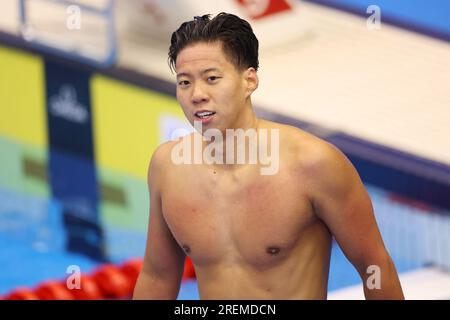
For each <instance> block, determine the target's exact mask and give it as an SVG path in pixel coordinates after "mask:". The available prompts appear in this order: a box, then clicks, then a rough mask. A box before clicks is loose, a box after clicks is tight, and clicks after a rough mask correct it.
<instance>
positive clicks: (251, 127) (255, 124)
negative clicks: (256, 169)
mask: <svg viewBox="0 0 450 320" xmlns="http://www.w3.org/2000/svg"><path fill="white" fill-rule="evenodd" d="M259 125H260V120H259V119H258V118H257V117H256V115H255V113H254V112H253V108H252V107H251V106H250V107H247V108H245V109H244V111H243V112H241V113H240V114H239V115H238V118H237V119H236V121H234V122H232V124H231V125H230V126H228V127H227V128H226V129H223V130H220V136H219V137H218V136H217V135H216V134H214V135H213V137H211V136H207V135H205V136H204V140H203V150H206V149H208V148H209V150H211V152H206V153H205V154H204V156H205V157H206V158H209V160H212V159H216V160H217V159H222V161H223V163H225V164H226V166H225V167H234V164H238V163H239V161H238V159H237V157H238V155H239V152H238V150H245V151H244V152H245V155H246V159H248V155H249V153H250V152H254V151H253V150H254V147H256V146H257V144H258V129H259ZM215 133H217V134H218V133H219V131H215ZM222 166H223V165H222ZM223 167H224V166H223Z"/></svg>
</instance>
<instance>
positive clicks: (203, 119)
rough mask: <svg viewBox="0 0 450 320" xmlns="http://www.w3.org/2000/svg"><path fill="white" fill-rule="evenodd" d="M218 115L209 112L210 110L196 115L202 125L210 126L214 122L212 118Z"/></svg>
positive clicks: (201, 111)
mask: <svg viewBox="0 0 450 320" xmlns="http://www.w3.org/2000/svg"><path fill="white" fill-rule="evenodd" d="M215 114H216V112H215V111H209V110H199V111H197V112H196V113H194V115H195V118H196V120H195V121H198V122H200V123H202V124H205V125H206V124H208V123H209V122H210V121H212V118H213V117H214V115H215Z"/></svg>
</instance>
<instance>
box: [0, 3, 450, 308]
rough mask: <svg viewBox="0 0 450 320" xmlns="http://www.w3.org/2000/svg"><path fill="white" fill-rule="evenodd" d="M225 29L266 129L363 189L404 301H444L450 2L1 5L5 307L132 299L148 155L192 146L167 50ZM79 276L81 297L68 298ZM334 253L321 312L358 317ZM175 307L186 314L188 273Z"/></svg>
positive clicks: (190, 294)
mask: <svg viewBox="0 0 450 320" xmlns="http://www.w3.org/2000/svg"><path fill="white" fill-rule="evenodd" d="M221 11H226V12H232V13H236V14H238V15H239V16H241V17H242V18H244V19H247V20H248V21H249V22H250V23H251V24H252V26H253V28H254V31H255V33H256V35H257V37H258V38H259V40H260V46H261V49H260V65H261V69H260V71H259V74H260V88H259V90H257V92H255V94H254V97H253V102H254V105H255V107H256V110H257V113H258V114H259V115H260V116H261V117H264V118H267V119H270V120H273V121H279V122H283V123H288V124H291V125H294V126H297V127H299V128H302V129H304V130H307V131H309V132H311V133H313V134H315V135H317V136H319V137H321V138H323V139H326V140H327V141H330V142H331V143H333V144H335V145H336V146H338V147H339V148H340V149H341V150H342V151H343V152H344V153H345V154H346V155H347V156H348V157H349V159H350V160H351V161H352V163H353V164H354V165H355V167H356V168H357V170H358V172H359V174H360V175H361V177H362V179H363V182H364V183H365V185H366V188H367V190H368V191H369V194H370V196H371V199H372V201H373V205H374V209H375V213H376V218H377V222H378V224H379V227H380V229H381V232H382V235H383V238H384V241H385V244H386V246H387V248H388V251H389V252H390V254H391V256H392V257H393V260H394V262H395V264H396V267H397V270H398V271H399V273H400V280H401V282H402V285H403V289H404V292H405V296H406V298H407V299H450V141H449V140H450V2H449V1H446V0H428V1H426V0H410V1H406V0H371V1H366V0H308V1H306V0H302V1H300V0H290V1H287V0H247V1H246V0H216V1H208V2H205V1H200V0H189V1H181V0H166V1H163V0H128V1H126V0H116V1H113V0H90V1H87V0H85V1H81V0H78V1H69V0H2V1H1V2H0V296H1V297H3V298H19V299H20V298H40V299H58V298H59V299H62V298H67V299H70V298H85V299H87V298H92V299H100V298H114V299H125V298H128V297H129V296H130V294H131V290H132V287H133V286H134V283H133V281H135V277H136V275H137V272H138V271H139V268H140V262H141V260H140V259H141V258H142V256H143V254H144V249H145V241H146V231H147V226H148V208H149V201H148V193H147V185H146V173H147V166H148V162H149V159H150V157H151V155H152V152H153V151H154V150H155V148H156V147H157V146H158V145H159V144H160V143H162V142H164V141H166V140H168V139H170V137H171V135H172V133H173V132H174V131H175V130H177V129H180V128H186V129H189V128H190V126H189V124H188V123H187V122H186V121H185V119H184V115H183V113H182V111H181V109H180V107H179V106H178V104H177V101H176V99H175V77H174V75H173V74H172V73H171V72H170V70H169V67H168V64H167V52H168V46H169V39H170V35H171V32H172V31H174V30H175V29H176V28H177V27H178V26H179V25H180V24H181V23H182V22H183V21H185V20H191V19H192V18H193V17H194V16H196V15H202V14H206V13H211V14H217V13H219V12H221ZM74 270H78V271H80V272H81V273H82V274H83V277H84V278H83V279H84V280H83V281H84V282H83V284H86V285H83V288H84V289H83V290H84V291H85V292H84V293H83V294H81V293H79V294H74V291H69V293H68V292H67V291H64V290H63V289H64V288H63V287H65V282H67V281H71V276H73V275H74V274H75V273H74V272H75V271H74ZM362 298H363V291H362V284H361V280H360V278H359V276H358V274H357V272H356V270H355V269H354V268H353V267H352V265H351V264H350V263H349V262H348V261H347V259H346V258H345V256H344V255H343V254H342V252H341V251H340V249H339V247H338V246H337V245H335V244H334V245H333V252H332V260H331V266H330V279H329V299H362ZM179 299H198V291H197V286H196V281H195V274H194V272H193V270H192V265H191V264H190V262H189V261H187V263H186V267H185V275H184V280H183V283H182V287H181V291H180V295H179Z"/></svg>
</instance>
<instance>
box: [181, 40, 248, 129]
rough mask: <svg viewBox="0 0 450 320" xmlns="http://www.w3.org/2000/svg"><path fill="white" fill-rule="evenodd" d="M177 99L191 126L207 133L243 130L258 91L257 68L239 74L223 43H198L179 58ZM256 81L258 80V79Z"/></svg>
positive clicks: (185, 49) (182, 52)
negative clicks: (197, 123)
mask: <svg viewBox="0 0 450 320" xmlns="http://www.w3.org/2000/svg"><path fill="white" fill-rule="evenodd" d="M175 68H176V71H177V99H178V102H179V103H180V105H181V107H182V108H183V111H184V114H185V115H186V117H187V119H188V120H189V122H190V123H191V124H192V125H194V121H200V122H201V123H202V127H203V130H206V129H209V128H217V129H219V130H220V131H222V132H223V131H224V130H225V129H228V128H240V127H242V126H241V124H243V123H245V119H241V118H242V115H243V114H244V113H243V112H242V111H243V110H244V108H246V107H249V106H250V95H251V93H252V92H253V91H254V90H255V89H256V87H257V75H256V71H255V69H254V68H248V69H244V70H242V71H241V70H238V68H236V67H235V65H234V64H233V63H232V62H231V61H230V60H229V59H227V56H226V54H225V53H224V52H223V49H222V45H221V43H220V42H214V43H204V42H200V43H195V44H192V45H189V46H187V47H186V48H184V49H183V50H181V51H180V53H179V54H178V56H177V60H176V64H175ZM255 78H256V79H255Z"/></svg>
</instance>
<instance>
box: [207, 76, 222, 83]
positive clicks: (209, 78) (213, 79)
mask: <svg viewBox="0 0 450 320" xmlns="http://www.w3.org/2000/svg"><path fill="white" fill-rule="evenodd" d="M218 79H220V77H216V76H211V77H208V82H216V81H217V80H218Z"/></svg>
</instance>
